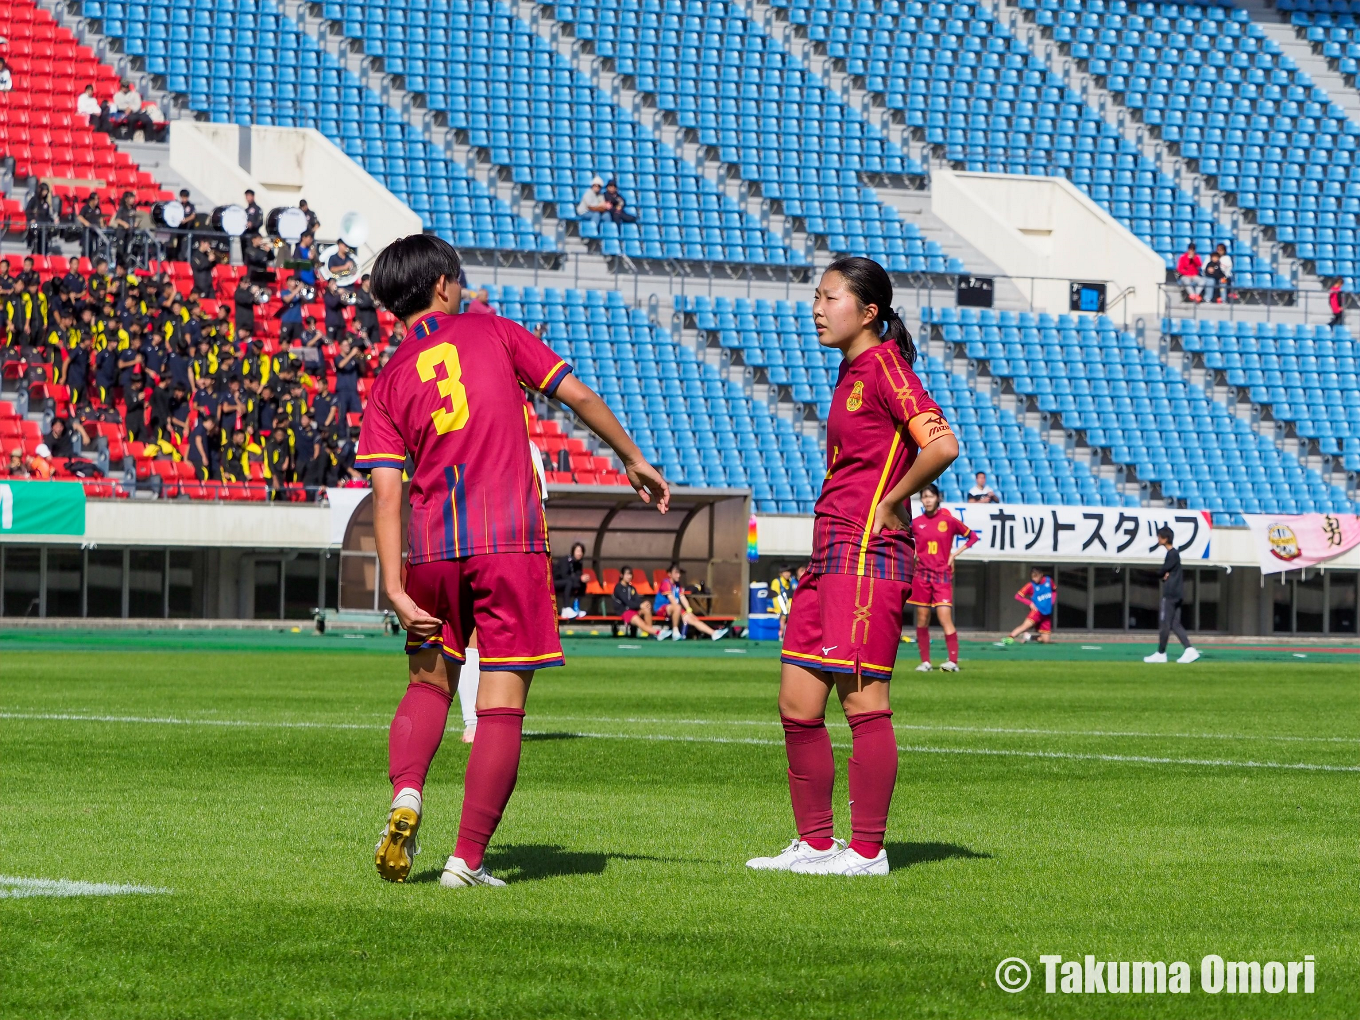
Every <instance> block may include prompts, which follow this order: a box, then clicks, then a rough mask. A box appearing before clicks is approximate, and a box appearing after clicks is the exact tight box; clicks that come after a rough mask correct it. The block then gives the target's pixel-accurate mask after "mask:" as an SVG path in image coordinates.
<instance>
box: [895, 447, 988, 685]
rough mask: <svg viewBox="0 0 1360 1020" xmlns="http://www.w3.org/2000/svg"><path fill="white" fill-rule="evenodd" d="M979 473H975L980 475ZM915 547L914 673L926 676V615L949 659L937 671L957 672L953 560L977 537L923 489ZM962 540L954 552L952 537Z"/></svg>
mask: <svg viewBox="0 0 1360 1020" xmlns="http://www.w3.org/2000/svg"><path fill="white" fill-rule="evenodd" d="M980 473H981V472H979V474H980ZM911 534H912V538H913V539H914V541H915V543H916V573H915V574H914V575H913V576H912V579H911V596H910V597H909V598H908V599H907V603H908V604H909V605H913V606H915V607H916V645H917V647H918V648H919V649H920V651H921V664H920V665H919V666H917V667H916V672H918V673H929V672H930V670H931V665H930V611H931V610H932V609H933V610H935V615H937V616H938V617H939V618H940V629H941V630H943V631H944V646H945V649H946V652H947V654H948V656H949V658H947V659H946V660H945V661H944V663H943V664H942V665H941V666H940V669H942V670H944V671H945V672H946V673H957V672H958V671H959V635H958V631H956V630H955V629H954V557H956V556H957V555H958V554H959V553H961V552H963V549H971V548H972V547H973V546H974V545H975V544H977V540H978V536H977V532H975V531H974V530H973V529H972V528H970V527H968V525H966V524H964V523H963V521H961V520H959V519H958V518H957V517H955V516H954V515H953V514H951V513H950V512H949V511H948V510H946V509H945V508H944V507H942V506H941V505H940V490H939V489H937V488H936V487H935V486H934V485H927V486H926V487H925V488H924V489H922V490H921V514H920V516H919V517H917V518H915V519H914V520H913V521H912V522H911ZM955 535H957V536H959V537H960V538H962V539H964V545H963V549H958V550H956V549H955V548H954V536H955Z"/></svg>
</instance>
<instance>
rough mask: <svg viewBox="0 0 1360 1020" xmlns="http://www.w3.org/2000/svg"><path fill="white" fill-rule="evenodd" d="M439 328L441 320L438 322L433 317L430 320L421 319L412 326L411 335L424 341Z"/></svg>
mask: <svg viewBox="0 0 1360 1020" xmlns="http://www.w3.org/2000/svg"><path fill="white" fill-rule="evenodd" d="M438 328H439V320H437V319H436V318H435V317H434V316H433V315H431V316H430V317H429V318H428V319H421V320H420V321H419V322H417V323H416V324H415V325H414V326H412V327H411V334H412V335H413V336H414V337H415V338H416V339H417V340H424V339H425V338H426V337H427V336H429V335H430V334H431V333H433V332H434V331H435V330H436V329H438Z"/></svg>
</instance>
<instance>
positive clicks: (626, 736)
mask: <svg viewBox="0 0 1360 1020" xmlns="http://www.w3.org/2000/svg"><path fill="white" fill-rule="evenodd" d="M0 719H31V720H48V721H59V722H96V723H134V724H147V725H170V726H200V725H202V726H235V727H244V728H260V729H316V730H327V729H330V730H385V729H387V727H386V726H381V725H377V724H371V723H364V724H356V723H321V722H252V721H249V720H233V719H201V720H200V719H183V718H178V717H173V716H163V717H148V716H117V715H74V714H69V713H40V712H29V713H18V712H3V713H0ZM549 721H551V720H550V719H549ZM525 732H526V733H527V734H529V735H530V736H546V735H549V734H551V733H557V732H562V731H554V730H526V731H525ZM1058 732H1063V733H1066V732H1070V731H1058ZM565 735H566V736H571V737H584V738H590V739H595V740H653V741H664V742H674V743H688V744H752V745H758V746H767V747H782V746H783V745H784V742H783V741H782V740H771V739H765V738H763V737H707V736H702V737H695V736H682V735H678V734H668V733H603V732H596V731H586V730H576V731H566V732H565ZM836 746H839V747H845V746H847V745H845V744H838V745H836ZM898 749H899V750H901V751H906V752H907V753H909V754H971V755H990V756H996V757H1007V758H1053V759H1062V760H1067V761H1108V762H1133V763H1141V764H1147V765H1200V766H1210V767H1224V768H1250V769H1291V770H1302V771H1310V772H1360V765H1324V764H1320V763H1317V762H1276V761H1236V760H1232V759H1227V758H1163V757H1153V756H1150V755H1132V754H1092V753H1080V752H1074V751H1022V750H1010V749H999V748H982V747H923V746H920V745H914V744H899V745H898Z"/></svg>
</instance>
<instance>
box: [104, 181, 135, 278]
mask: <svg viewBox="0 0 1360 1020" xmlns="http://www.w3.org/2000/svg"><path fill="white" fill-rule="evenodd" d="M109 226H110V227H112V228H113V236H114V243H115V244H116V245H117V252H118V263H119V265H123V266H126V265H127V264H128V249H129V248H130V247H131V245H132V236H133V231H134V230H135V229H136V227H137V196H136V195H135V194H134V193H133V192H131V191H125V192H123V197H122V198H121V199H119V201H118V208H116V209H115V210H114V211H113V219H111V220H110V221H109Z"/></svg>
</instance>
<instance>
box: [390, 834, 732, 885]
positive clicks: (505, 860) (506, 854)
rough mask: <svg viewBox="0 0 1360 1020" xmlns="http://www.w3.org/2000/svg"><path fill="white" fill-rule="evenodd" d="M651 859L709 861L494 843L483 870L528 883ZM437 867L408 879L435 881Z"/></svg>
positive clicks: (662, 862)
mask: <svg viewBox="0 0 1360 1020" xmlns="http://www.w3.org/2000/svg"><path fill="white" fill-rule="evenodd" d="M611 860H613V861H654V862H657V863H660V864H702V863H711V862H704V861H697V860H693V859H688V858H679V857H649V856H647V855H646V854H607V853H600V852H597V851H594V850H567V849H565V848H563V847H560V846H557V845H555V844H551V843H527V844H511V845H509V846H498V847H495V848H494V849H491V850H488V851H487V854H486V866H487V869H488V870H489V871H490V872H491V873H492V874H493V875H495V876H496V877H497V878H503V879H505V881H507V882H512V883H513V882H532V881H536V880H538V879H542V878H557V877H559V876H562V875H601V874H603V873H604V869H605V867H606V866H607V865H608V864H609V862H610V861H611ZM441 870H442V869H440V868H431V869H429V870H428V871H422V872H421V873H420V874H418V875H413V876H411V879H410V881H411V882H412V883H416V882H438V881H439V875H440V873H441Z"/></svg>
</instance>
